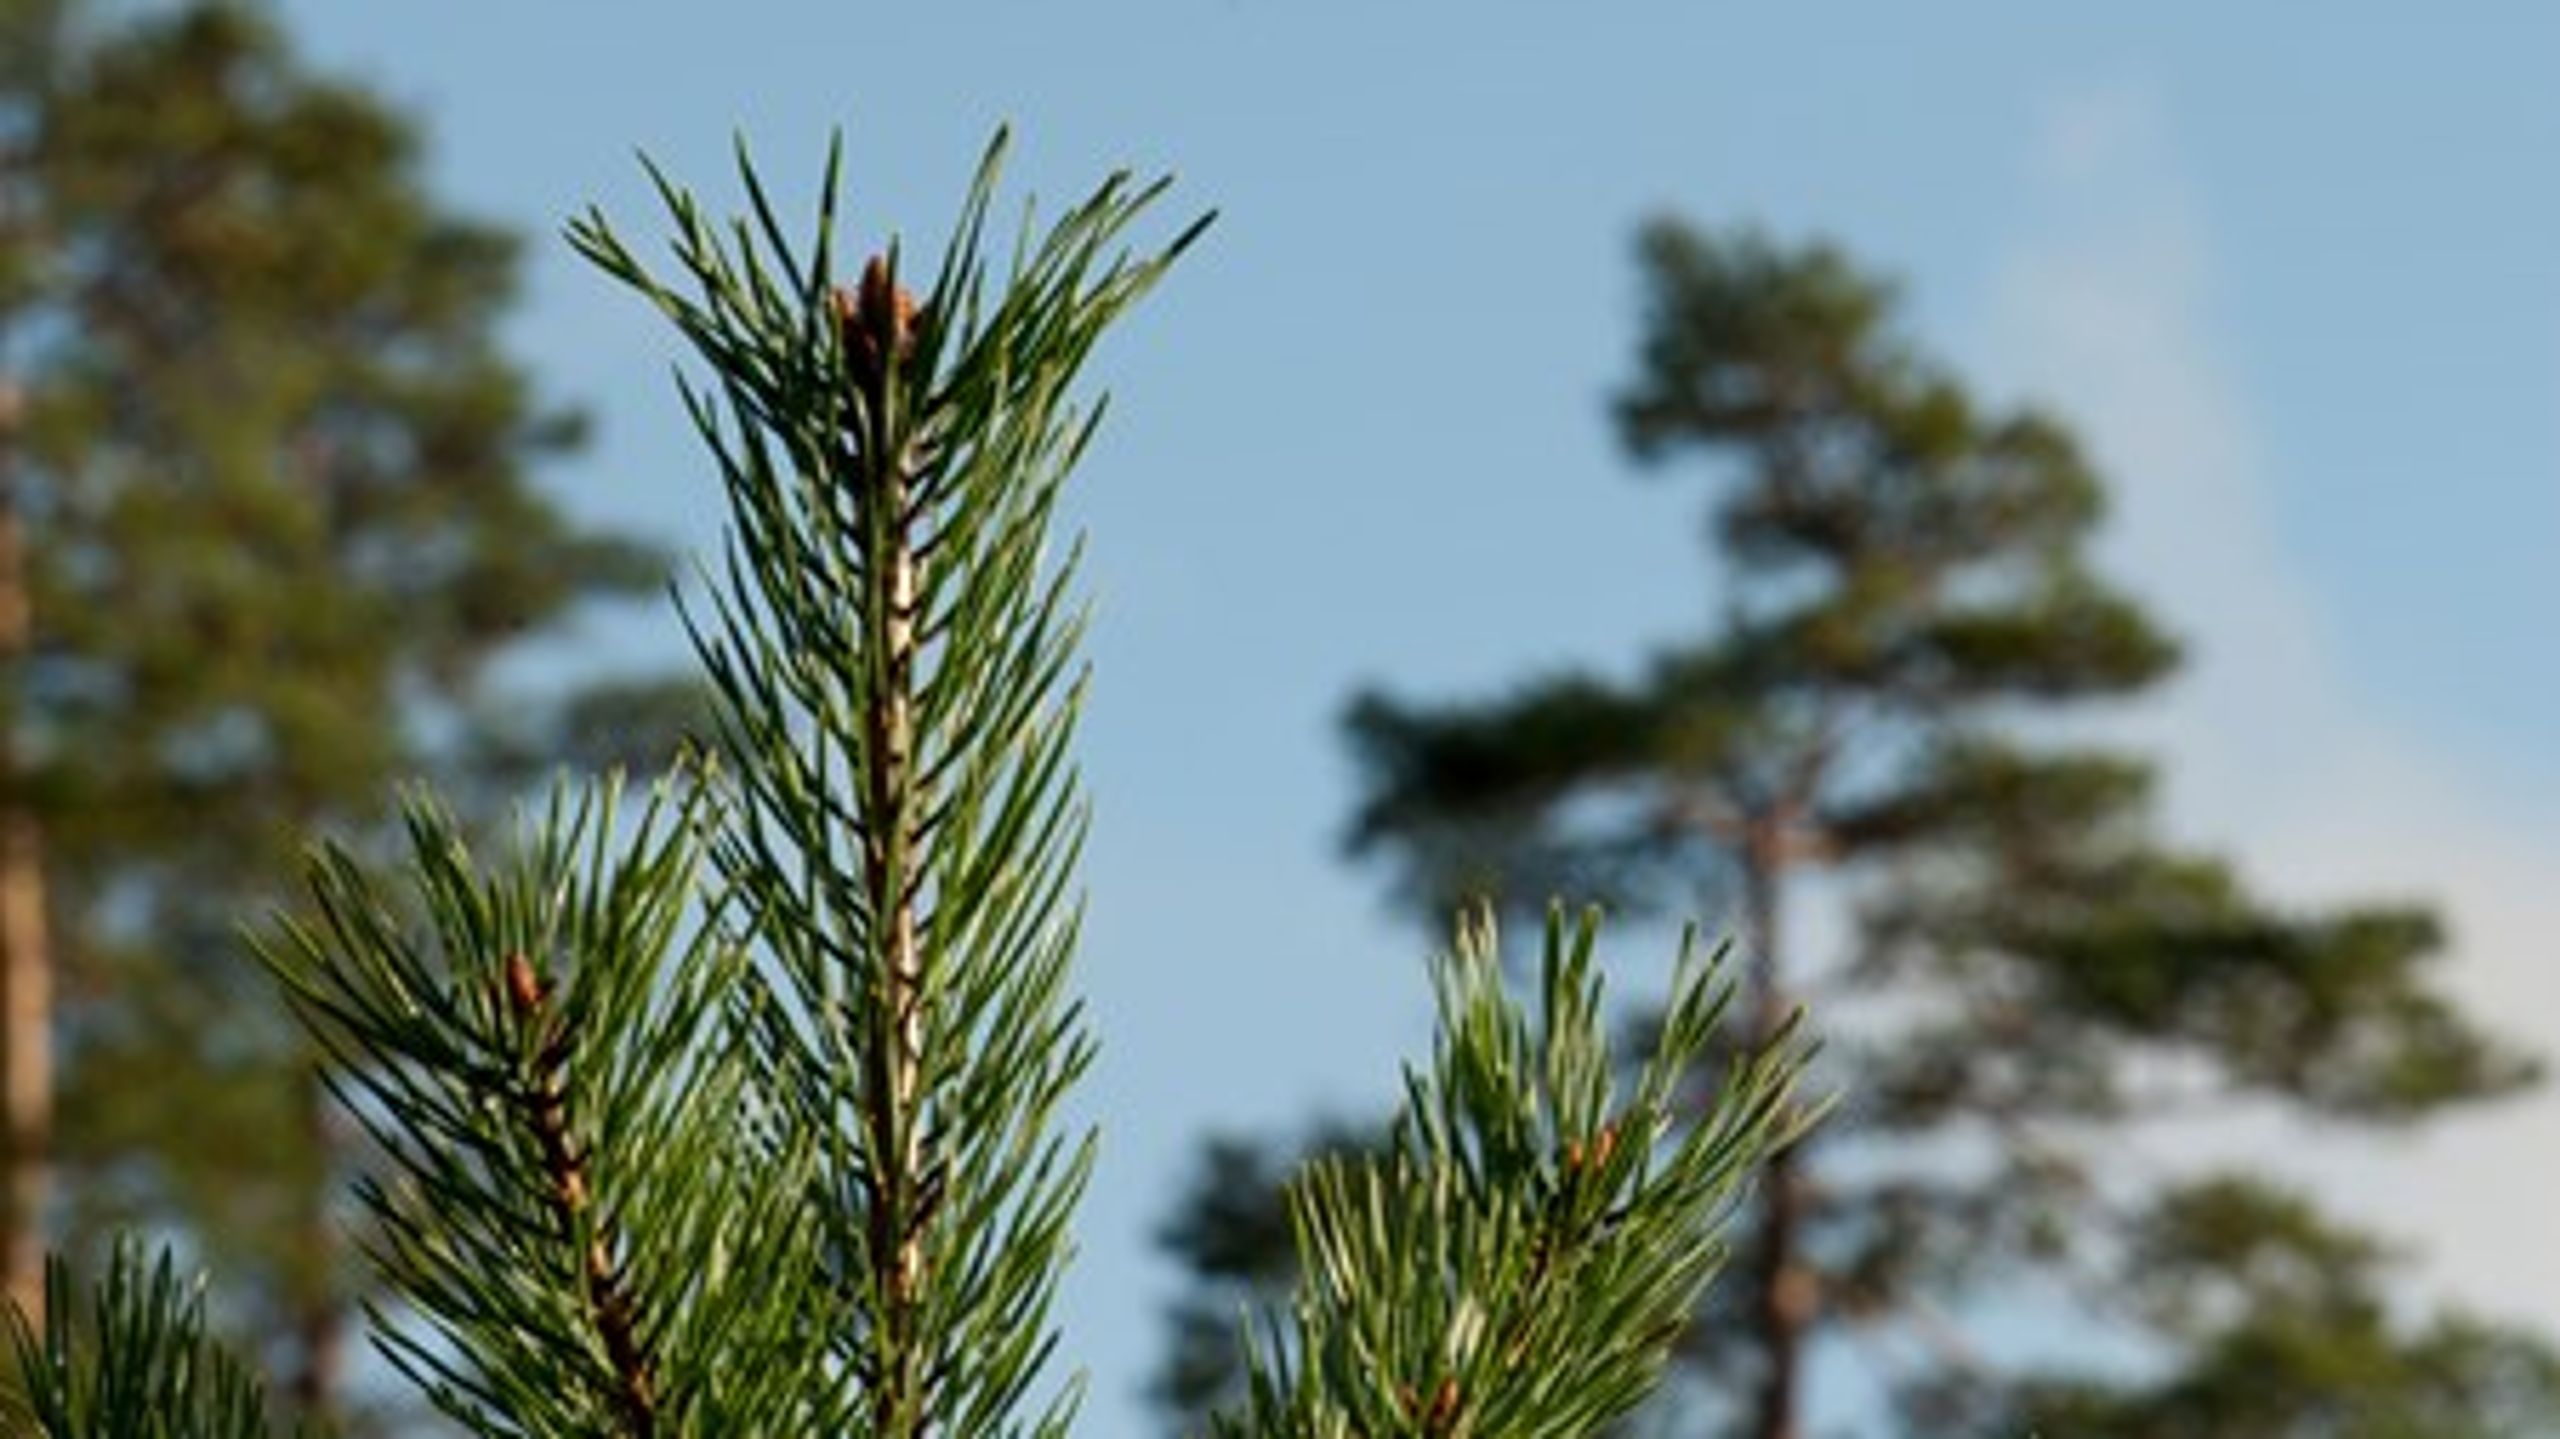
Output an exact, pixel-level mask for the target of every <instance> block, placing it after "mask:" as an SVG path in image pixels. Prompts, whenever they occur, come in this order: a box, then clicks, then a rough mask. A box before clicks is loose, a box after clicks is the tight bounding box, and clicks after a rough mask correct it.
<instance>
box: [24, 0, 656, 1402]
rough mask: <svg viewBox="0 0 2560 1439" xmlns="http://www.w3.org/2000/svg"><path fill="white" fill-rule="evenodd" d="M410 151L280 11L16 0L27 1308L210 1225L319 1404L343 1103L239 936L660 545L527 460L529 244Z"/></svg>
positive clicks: (370, 822) (531, 427)
mask: <svg viewBox="0 0 2560 1439" xmlns="http://www.w3.org/2000/svg"><path fill="white" fill-rule="evenodd" d="M420 171H421V156H420V153H419V144H418V139H417V137H416V135H415V133H414V132H413V130H412V128H411V127H410V126H409V124H408V123H407V122H406V121H405V120H403V119H402V118H401V117H399V116H398V115H396V114H394V113H392V112H391V111H390V110H388V109H386V108H385V107H384V105H383V104H382V103H381V102H380V101H379V100H377V99H376V98H374V97H373V96H371V95H370V94H368V93H366V92H365V91H363V90H361V89H358V88H354V87H351V86H348V85H345V84H342V83H339V82H336V81H333V80H330V79H327V78H325V77H321V76H316V75H313V74H311V73H309V72H308V71H306V70H305V69H304V68H303V67H302V65H301V64H300V63H299V62H298V61H297V59H296V58H295V56H294V55H293V53H292V51H291V50H290V48H289V47H288V46H287V44H286V42H285V40H284V38H283V37H282V36H281V35H280V34H279V33H278V32H277V31H276V30H275V29H274V28H273V26H272V25H271V24H270V23H269V22H267V21H266V20H265V19H263V18H262V17H261V16H260V14H259V13H258V12H256V11H255V10H252V9H249V8H245V7H243V6H240V5H234V4H222V3H210V4H189V5H184V6H179V7H168V8H158V9H154V10H151V11H149V12H147V13H145V14H143V15H141V16H138V17H134V18H132V19H130V20H126V19H123V18H120V17H115V16H112V15H110V14H109V13H106V12H105V11H104V10H103V8H101V7H89V6H83V5H79V4H74V3H67V0H0V960H5V964H0V988H4V989H5V992H6V997H7V1004H6V1006H5V1012H6V1016H7V1028H6V1030H5V1033H4V1036H0V1045H5V1050H6V1055H7V1060H8V1062H7V1065H6V1073H5V1078H6V1083H7V1105H6V1112H7V1116H8V1126H9V1127H8V1143H7V1147H6V1154H7V1161H8V1172H9V1175H10V1185H9V1194H10V1201H11V1202H10V1207H9V1211H8V1216H7V1218H8V1225H9V1228H8V1236H9V1243H8V1253H9V1255H10V1270H9V1275H8V1279H9V1283H10V1286H11V1293H12V1295H13V1297H14V1298H15V1299H16V1300H17V1301H18V1302H19V1303H21V1304H22V1305H27V1306H29V1307H33V1306H34V1304H35V1302H36V1298H37V1296H36V1294H35V1293H34V1289H35V1286H36V1285H37V1284H38V1283H39V1282H40V1280H41V1264H40V1260H41V1255H42V1249H43V1244H44V1236H45V1226H46V1223H47V1220H48V1219H52V1220H54V1221H55V1222H56V1223H57V1224H58V1225H60V1226H61V1232H62V1234H63V1236H64V1238H65V1239H66V1240H67V1241H68V1242H71V1243H73V1244H75V1245H77V1244H78V1243H79V1242H80V1241H81V1239H82V1238H83V1237H84V1236H86V1235H89V1234H93V1233H96V1232H98V1231H99V1230H101V1229H102V1228H104V1227H106V1226H108V1225H111V1224H120V1223H151V1224H155V1225H178V1226H182V1227H183V1228H184V1230H185V1232H186V1233H187V1235H188V1238H189V1241H190V1243H191V1245H192V1246H193V1247H195V1248H196V1250H197V1251H198V1252H199V1253H203V1254H206V1255H208V1256H211V1257H212V1258H214V1259H215V1260H216V1261H217V1262H219V1263H220V1264H221V1265H222V1267H223V1268H225V1270H226V1271H228V1272H230V1273H231V1274H232V1275H233V1276H234V1280H235V1282H234V1284H233V1286H232V1290H231V1299H230V1302H229V1304H228V1306H227V1312H228V1313H229V1314H231V1315H233V1316H235V1317H236V1318H237V1319H238V1320H239V1321H240V1322H241V1323H242V1324H243V1325H244V1326H245V1327H247V1328H248V1329H250V1330H252V1331H253V1332H256V1333H258V1334H260V1335H261V1336H263V1337H265V1338H267V1339H268V1341H269V1342H268V1344H267V1348H268V1350H269V1353H268V1355H267V1356H266V1357H267V1358H268V1359H269V1360H270V1361H271V1362H272V1363H273V1364H275V1365H277V1366H279V1367H281V1368H283V1369H285V1370H287V1371H288V1372H290V1374H291V1375H292V1384H293V1386H294V1388H295V1389H296V1391H297V1392H298V1393H299V1394H300V1396H301V1397H302V1398H303V1399H304V1400H305V1401H306V1402H307V1403H309V1404H311V1405H314V1406H317V1405H319V1404H320V1403H321V1402H322V1401H323V1400H324V1399H325V1397H326V1395H327V1393H328V1391H329V1390H330V1389H331V1387H332V1383H333V1379H334V1377H335V1372H336V1369H337V1367H338V1351H339V1349H340V1348H341V1342H340V1334H341V1332H342V1330H343V1328H344V1324H345V1317H346V1314H347V1300H346V1297H345V1294H344V1289H343V1283H342V1271H343V1269H344V1268H345V1263H344V1260H345V1256H344V1255H343V1254H342V1253H341V1249H342V1246H341V1245H340V1244H339V1243H338V1242H337V1241H336V1240H335V1239H334V1238H332V1237H331V1226H332V1216H331V1212H330V1204H329V1199H328V1195H329V1191H330V1187H331V1169H332V1166H333V1165H334V1164H335V1163H336V1162H337V1161H336V1154H337V1151H338V1150H339V1149H340V1148H341V1147H342V1146H341V1144H340V1135H339V1133H338V1130H339V1129H341V1128H342V1126H339V1125H337V1124H336V1122H335V1121H331V1120H329V1119H328V1118H327V1115H326V1111H325V1109H324V1107H323V1102H322V1096H321V1094H320V1092H319V1090H318V1089H317V1087H316V1086H315V1085H314V1084H313V1082H312V1080H311V1078H310V1069H309V1058H310V1052H309V1048H308V1045H307V1044H306V1043H305V1042H304V1041H303V1040H302V1038H301V1037H300V1036H299V1035H298V1034H297V1033H296V1032H295V1030H294V1029H293V1028H292V1026H291V1024H290V1022H289V1021H288V1019H287V1017H286V1016H285V1014H284V1012H283V1009H282V1007H281V1006H280V1005H279V1004H278V1003H277V1000H276V996H275V994H274V991H273V989H272V987H271V985H270V984H269V983H268V982H267V980H266V979H265V977H264V976H263V975H262V974H261V973H260V972H259V971H258V969H257V967H256V966H255V965H254V964H250V963H248V962H246V960H245V957H244V956H243V955H242V954H241V952H240V950H239V946H238V944H237V942H236V939H235V927H236V925H237V924H238V923H239V921H240V919H241V917H242V916H243V915H244V914H249V913H254V912H255V911H256V910H257V909H259V908H260V907H262V906H264V905H265V904H268V903H271V902H273V900H274V899H276V898H278V897H281V896H284V895H286V894H289V893H290V891H291V888H292V885H293V875H294V873H295V867H296V864H297V860H298V847H299V844H300V836H301V835H303V834H305V833H307V832H309V831H313V830H323V829H325V830H328V831H331V832H334V833H338V834H340V835H342V836H345V837H348V838H350V839H353V838H356V837H358V836H361V835H363V834H366V833H369V832H372V831H376V830H379V829H381V828H382V827H383V826H384V825H385V824H387V822H388V820H389V818H390V810H389V807H388V806H387V804H386V802H385V792H386V789H387V787H388V785H389V784H390V783H391V782H392V781H393V779H394V778H395V777H397V776H399V775H402V774H406V773H410V772H413V771H415V770H416V769H418V768H421V767H436V768H441V769H445V770H447V771H451V770H452V769H453V768H454V767H455V766H458V765H464V764H468V763H472V762H473V759H472V754H473V750H474V748H475V747H474V746H472V745H470V744H468V743H465V742H464V740H461V739H456V738H454V737H455V736H465V737H467V736H469V735H470V734H471V733H472V732H473V731H474V729H475V728H476V727H477V720H476V719H475V715H476V713H477V711H478V710H479V708H480V707H481V706H482V705H483V703H484V698H483V688H482V677H483V671H484V669H485V668H486V665H487V662H488V661H489V660H490V658H491V657H493V656H494V655H496V654H498V653H499V652H501V651H502V650H503V649H504V648H505V647H507V646H508V645H510V644H512V643H514V642H516V641H517V640H518V639H519V638H522V637H525V636H528V635H531V634H534V633H537V632H539V631H540V630H541V629H542V628H543V627H544V626H546V625H547V624H549V623H551V622H553V621H555V620H557V619H559V618H561V617H563V616H564V615H566V614H567V613H568V612H569V611H570V610H571V608H572V607H574V606H575V605H577V604H579V603H581V602H582V601H584V600H587V599H589V598H591V597H601V596H612V595H627V594H630V593H633V592H635V591H645V590H648V589H651V588H654V587H655V586H657V585H658V584H660V583H662V582H663V575H664V568H665V567H664V564H663V562H662V561H661V560H660V559H659V558H658V557H656V556H655V555H653V554H652V553H650V552H649V551H647V550H646V549H644V548H642V547H639V546H637V545H635V544H633V543H631V542H629V541H626V540H622V539H619V538H615V537H611V536H606V535H601V534H596V533H590V532H586V531H583V530H581V529H580V528H578V527H577V526H575V525H573V524H572V523H571V522H569V521H568V520H567V519H566V518H565V517H564V516H563V515H562V514H561V513H560V512H559V511H558V510H557V509H555V508H554V506H553V505H552V503H551V502H550V501H549V500H548V499H546V498H545V497H544V496H543V495H542V494H541V493H540V492H539V491H537V490H536V489H534V488H533V487H532V486H531V484H530V483H529V475H530V472H531V470H532V468H533V467H534V466H535V465H536V464H537V463H538V462H540V461H541V460H543V459H544V458H546V457H548V456H550V455H553V454H556V453H558V452H560V451H561V450H562V449H564V448H565V447H566V446H567V445H568V444H570V443H572V442H573V441H574V440H575V439H576V429H577V427H576V425H575V423H574V420H573V417H569V416H566V415H563V414H560V413H557V412H554V411H550V410H548V409H546V408H545V407H544V406H543V405H542V404H541V403H540V402H539V401H538V399H537V397H536V396H535V395H534V394H533V392H532V390H531V387H530V386H529V384H528V382H527V379H526V377H525V376H524V374H523V373H522V371H521V370H520V369H519V368H518V367H517V365H516V364H515V362H514V361H513V360H512V359H511V358H510V357H509V356H508V355H507V354H506V353H505V352H504V351H503V350H502V349H501V348H500V346H499V343H498V339H497V334H496V331H497V327H498V324H499V322H500V321H501V320H502V319H503V317H504V315H505V313H506V309H507V307H508V305H509V303H510V302H511V300H512V299H513V296H514V286H515V266H516V244H515V242H514V240H513V239H512V238H511V237H510V236H508V235H506V234H504V233H502V232H500V231H498V230H495V229H492V228H490V227H488V226H486V225H483V224H480V223H477V222H474V221H470V220H467V219H462V218H457V217H455V216H453V215H451V214H449V213H446V212H445V210H444V209H443V208H442V207H441V206H440V205H438V204H437V202H436V201H435V200H434V198H433V197H432V196H431V195H430V194H429V193H428V192H427V190H426V189H425V187H424V184H423V179H422V176H421V173H420ZM517 728H519V729H523V730H525V731H527V733H528V734H536V735H538V733H539V731H540V729H541V726H539V725H536V724H533V723H531V722H526V723H523V724H519V725H518V726H517ZM548 742H549V741H548V740H547V739H546V740H545V743H548ZM57 1034H58V1035H59V1049H58V1053H48V1050H49V1048H50V1047H51V1045H52V1041H53V1038H54V1036H55V1035H57ZM57 1058H58V1059H59V1061H60V1063H59V1067H58V1068H59V1072H58V1073H57V1065H56V1063H55V1060H56V1059H57ZM57 1098H58V1103H57ZM248 1134H254V1135H256V1136H258V1140H257V1142H256V1143H255V1144H243V1143H241V1142H240V1138H239V1137H240V1136H242V1135H248ZM57 1174H58V1175H59V1178H60V1180H61V1182H60V1183H55V1182H53V1180H54V1178H55V1176H56V1175H57Z"/></svg>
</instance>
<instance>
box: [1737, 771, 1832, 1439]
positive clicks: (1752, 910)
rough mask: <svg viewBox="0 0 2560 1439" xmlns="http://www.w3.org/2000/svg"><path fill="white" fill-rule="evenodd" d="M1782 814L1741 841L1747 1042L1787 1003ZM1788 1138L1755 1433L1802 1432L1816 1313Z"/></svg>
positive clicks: (1755, 1306) (1771, 1028) (1759, 1256)
mask: <svg viewBox="0 0 2560 1439" xmlns="http://www.w3.org/2000/svg"><path fill="white" fill-rule="evenodd" d="M1787 839H1788V836H1787V831H1786V823H1785V819H1784V817H1783V816H1779V815H1772V816H1766V817H1755V818H1754V819H1753V820H1752V821H1751V824H1750V827H1749V832H1748V833H1747V834H1746V835H1745V837H1744V840H1743V845H1742V890H1743V893H1742V906H1743V925H1744V931H1745V939H1746V941H1747V942H1748V943H1749V945H1750V947H1751V971H1750V975H1751V979H1750V986H1751V987H1750V995H1749V1000H1750V1005H1751V1030H1752V1032H1751V1043H1752V1045H1753V1046H1754V1047H1757V1046H1760V1045H1764V1044H1767V1043H1768V1042H1769V1040H1770V1039H1771V1038H1772V1037H1773V1036H1775V1035H1776V1033H1777V1031H1778V1027H1779V1026H1780V1025H1782V1024H1784V1023H1785V1022H1786V1019H1787V1015H1788V1013H1789V1011H1790V1009H1791V1008H1792V1006H1791V1005H1790V1004H1789V1003H1788V996H1787V993H1786V988H1785V984H1784V977H1783V974H1782V972H1781V970H1780V969H1779V965H1778V942H1779V934H1778V923H1779V912H1778V911H1779V904H1780V893H1779V885H1780V881H1781V876H1782V874H1783V871H1784V867H1785V864H1786V848H1785V846H1786V843H1787ZM1796 1165H1797V1159H1796V1154H1795V1151H1794V1149H1793V1147H1792V1146H1790V1147H1788V1148H1786V1149H1781V1150H1779V1151H1777V1152H1776V1153H1775V1154H1773V1155H1771V1156H1770V1157H1769V1160H1768V1162H1767V1164H1766V1166H1765V1167H1764V1168H1763V1169H1762V1170H1761V1175H1760V1189H1759V1205H1760V1235H1759V1247H1758V1250H1757V1253H1756V1255H1755V1259H1756V1261H1757V1262H1756V1263H1755V1264H1754V1266H1753V1273H1752V1276H1751V1280H1752V1296H1751V1302H1752V1321H1753V1327H1754V1328H1755V1329H1756V1330H1757V1331H1758V1339H1759V1344H1760V1352H1761V1362H1762V1365H1763V1368H1762V1369H1761V1372H1760V1385H1759V1392H1758V1394H1757V1395H1756V1396H1755V1398H1754V1401H1753V1404H1752V1409H1751V1413H1750V1416H1749V1431H1748V1432H1749V1433H1750V1434H1751V1436H1752V1439H1801V1435H1802V1433H1803V1424H1802V1418H1801V1414H1800V1410H1801V1408H1802V1400H1803V1395H1802V1391H1803V1387H1804V1383H1803V1373H1802V1371H1803V1363H1804V1341H1805V1334H1806V1331H1807V1329H1808V1328H1809V1327H1810V1326H1811V1324H1812V1320H1813V1308H1814V1283H1813V1275H1812V1273H1811V1272H1810V1271H1809V1270H1807V1269H1806V1268H1805V1265H1804V1262H1803V1257H1802V1255H1801V1254H1800V1253H1799V1252H1798V1250H1799V1247H1800V1246H1801V1244H1802V1237H1801V1234H1800V1229H1801V1221H1802V1218H1803V1212H1804V1177H1803V1175H1802V1174H1800V1173H1799V1172H1798V1170H1797V1167H1796Z"/></svg>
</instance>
